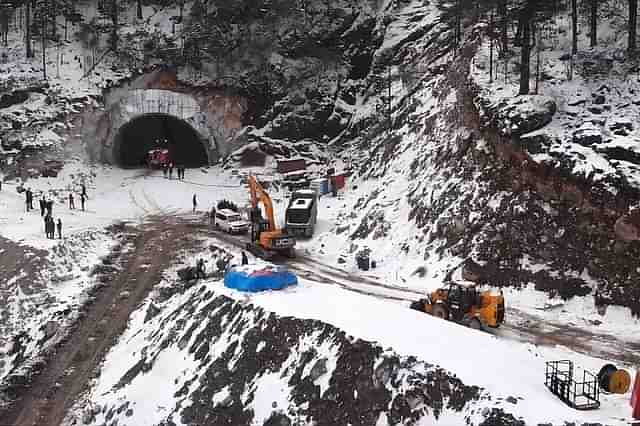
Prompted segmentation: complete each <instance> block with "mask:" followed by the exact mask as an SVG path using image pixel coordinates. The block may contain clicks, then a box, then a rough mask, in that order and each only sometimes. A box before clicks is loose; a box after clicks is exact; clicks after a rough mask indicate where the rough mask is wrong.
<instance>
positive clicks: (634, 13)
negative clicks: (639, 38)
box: [627, 0, 638, 56]
mask: <svg viewBox="0 0 640 426" xmlns="http://www.w3.org/2000/svg"><path fill="white" fill-rule="evenodd" d="M637 24H638V0H629V42H628V44H627V48H628V49H629V56H635V55H636V31H637V30H636V25H637Z"/></svg>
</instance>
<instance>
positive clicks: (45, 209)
mask: <svg viewBox="0 0 640 426" xmlns="http://www.w3.org/2000/svg"><path fill="white" fill-rule="evenodd" d="M81 188H82V190H81V192H80V203H81V206H82V211H84V210H85V203H86V200H87V187H86V186H85V185H84V184H82V186H81ZM33 198H34V196H33V191H32V190H31V188H27V190H26V191H25V204H26V208H27V212H29V211H31V210H35V209H34V207H33ZM68 200H69V209H71V210H74V209H75V208H76V206H75V200H74V197H73V192H70V193H69V197H68ZM39 203H40V216H42V218H43V221H44V233H45V236H46V237H47V238H48V239H55V234H56V230H57V231H58V238H59V239H62V219H61V218H58V220H57V221H55V220H54V218H53V200H51V199H47V197H46V196H45V194H44V193H42V198H41V199H40V200H39Z"/></svg>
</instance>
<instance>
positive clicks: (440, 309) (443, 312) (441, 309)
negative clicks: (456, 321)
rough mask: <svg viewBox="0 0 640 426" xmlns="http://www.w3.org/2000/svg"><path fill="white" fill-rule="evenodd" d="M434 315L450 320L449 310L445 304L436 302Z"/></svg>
mask: <svg viewBox="0 0 640 426" xmlns="http://www.w3.org/2000/svg"><path fill="white" fill-rule="evenodd" d="M432 315H433V316H434V317H437V318H442V319H443V320H448V319H449V310H448V309H447V307H446V306H444V305H443V304H436V305H435V306H434V307H433V311H432Z"/></svg>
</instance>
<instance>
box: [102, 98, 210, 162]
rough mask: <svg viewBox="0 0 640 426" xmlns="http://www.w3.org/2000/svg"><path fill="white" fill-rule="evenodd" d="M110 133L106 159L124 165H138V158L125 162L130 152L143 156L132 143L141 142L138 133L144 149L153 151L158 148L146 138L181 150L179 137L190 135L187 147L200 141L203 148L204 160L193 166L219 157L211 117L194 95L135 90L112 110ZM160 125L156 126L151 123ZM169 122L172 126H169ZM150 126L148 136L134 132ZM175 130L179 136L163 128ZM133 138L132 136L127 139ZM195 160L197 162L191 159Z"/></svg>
mask: <svg viewBox="0 0 640 426" xmlns="http://www.w3.org/2000/svg"><path fill="white" fill-rule="evenodd" d="M107 113H108V121H109V126H108V127H109V132H108V135H107V136H106V137H105V143H104V145H103V155H102V157H103V160H105V161H106V162H108V163H111V164H116V165H120V166H126V167H133V166H134V163H136V162H138V160H139V159H138V158H137V157H138V155H136V157H135V158H134V159H132V160H131V161H126V159H125V161H123V157H122V156H123V155H124V154H126V153H136V154H137V153H139V151H140V150H138V149H134V147H133V146H131V144H135V143H138V140H135V139H132V137H131V135H134V134H136V135H137V136H138V139H139V142H140V143H141V144H142V145H143V147H141V148H140V149H142V148H145V149H147V150H148V149H153V148H154V147H156V146H154V145H153V144H152V143H150V140H149V139H148V138H147V137H145V136H151V135H155V136H157V137H159V138H160V139H165V138H166V139H168V140H169V143H170V144H171V145H172V146H173V148H174V149H175V147H180V142H181V141H180V140H177V139H176V138H179V137H185V136H187V135H188V139H189V140H188V141H187V144H188V146H190V147H191V148H193V144H192V142H193V139H195V138H197V139H198V142H199V144H200V145H201V146H202V150H201V152H202V158H201V161H189V163H190V164H196V163H200V164H199V165H208V164H212V163H213V162H215V161H216V159H217V158H218V146H217V143H216V135H215V134H214V132H213V131H212V129H211V126H210V123H209V120H208V117H207V114H206V113H205V112H204V111H202V108H201V107H200V105H199V103H198V102H197V101H196V99H194V98H193V97H192V96H190V95H188V94H184V93H179V92H174V91H171V90H166V89H134V90H129V91H126V92H125V93H124V95H123V96H120V97H119V98H118V100H117V102H113V103H112V105H110V106H109V108H108V111H107ZM153 122H156V125H152V124H150V123H153ZM163 123H164V124H163ZM166 123H169V124H168V125H167V124H166ZM142 125H146V129H147V130H148V133H149V134H148V135H145V134H144V133H141V132H140V131H137V132H136V131H132V128H135V127H136V126H142ZM163 127H165V128H167V127H168V128H173V129H174V130H177V131H178V134H177V135H175V136H173V137H172V135H171V132H167V131H166V130H165V131H164V136H163V135H162V134H161V133H163V132H162V131H160V132H158V131H156V130H158V129H159V130H162V128H163ZM127 135H129V137H127ZM191 160H193V159H191Z"/></svg>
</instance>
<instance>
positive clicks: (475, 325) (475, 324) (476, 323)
mask: <svg viewBox="0 0 640 426" xmlns="http://www.w3.org/2000/svg"><path fill="white" fill-rule="evenodd" d="M469 328H472V329H474V330H482V323H481V322H480V320H479V319H478V318H471V321H469Z"/></svg>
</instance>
